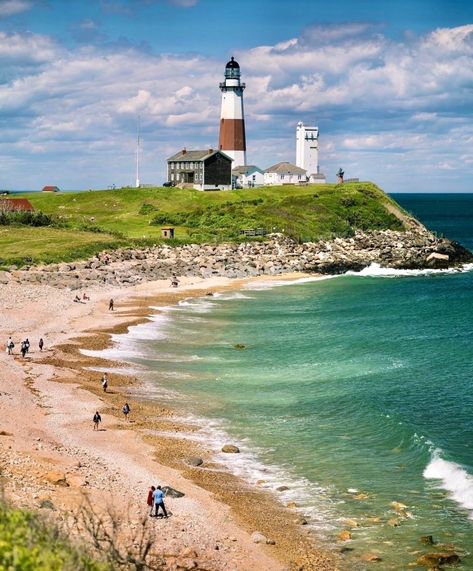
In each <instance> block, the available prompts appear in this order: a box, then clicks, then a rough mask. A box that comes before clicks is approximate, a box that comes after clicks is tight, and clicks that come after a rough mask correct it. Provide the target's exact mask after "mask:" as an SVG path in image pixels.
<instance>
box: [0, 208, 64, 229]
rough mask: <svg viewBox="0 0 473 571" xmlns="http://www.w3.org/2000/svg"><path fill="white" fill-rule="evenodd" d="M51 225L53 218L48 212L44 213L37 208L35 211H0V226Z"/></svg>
mask: <svg viewBox="0 0 473 571" xmlns="http://www.w3.org/2000/svg"><path fill="white" fill-rule="evenodd" d="M17 224H20V225H23V226H52V225H53V224H54V219H53V217H52V216H50V215H49V214H45V213H44V212H41V211H40V210H38V211H37V212H30V211H27V210H26V211H18V212H4V211H2V212H0V226H12V225H17Z"/></svg>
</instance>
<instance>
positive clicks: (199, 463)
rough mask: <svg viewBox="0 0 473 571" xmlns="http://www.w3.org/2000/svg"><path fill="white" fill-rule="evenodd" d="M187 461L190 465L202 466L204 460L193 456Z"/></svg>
mask: <svg viewBox="0 0 473 571" xmlns="http://www.w3.org/2000/svg"><path fill="white" fill-rule="evenodd" d="M186 463H187V464H189V466H202V464H203V463H204V461H203V460H202V458H199V457H198V456H191V457H190V458H188V459H187V460H186Z"/></svg>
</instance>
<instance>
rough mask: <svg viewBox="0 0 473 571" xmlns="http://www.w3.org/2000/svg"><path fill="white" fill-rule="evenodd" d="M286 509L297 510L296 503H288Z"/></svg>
mask: <svg viewBox="0 0 473 571" xmlns="http://www.w3.org/2000/svg"><path fill="white" fill-rule="evenodd" d="M286 507H288V508H291V509H294V508H297V504H296V502H288V503H287V506H286Z"/></svg>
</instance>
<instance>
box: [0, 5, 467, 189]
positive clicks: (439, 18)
mask: <svg viewBox="0 0 473 571" xmlns="http://www.w3.org/2000/svg"><path fill="white" fill-rule="evenodd" d="M231 56H234V57H235V59H236V60H237V61H238V62H239V63H240V67H241V73H242V80H243V81H244V82H245V83H246V90H245V92H244V105H245V119H246V130H247V154H248V163H249V164H256V165H258V166H259V167H260V168H263V169H264V168H267V167H269V166H270V165H273V164H275V163H277V162H279V161H289V162H295V130H296V124H297V122H298V121H303V122H304V123H305V124H309V125H310V124H312V125H314V124H315V125H318V126H319V129H320V139H319V145H320V152H319V163H320V170H321V171H322V172H324V173H325V174H326V176H327V180H328V181H335V178H336V177H335V173H336V171H337V170H338V168H340V167H342V168H343V170H344V171H345V176H346V177H348V178H354V177H357V178H359V179H360V180H371V181H373V182H376V183H377V184H378V185H380V186H381V187H382V188H383V189H384V190H386V191H387V192H390V193H394V192H469V191H473V184H472V170H473V121H472V113H473V2H471V1H470V0H389V1H388V0H377V1H373V0H331V1H329V2H328V1H327V0H291V1H286V0H237V1H235V0H232V1H227V0H77V1H76V0H0V133H1V137H0V189H11V190H26V189H28V190H29V189H40V188H42V187H43V186H44V185H57V186H59V187H60V188H61V189H63V190H72V189H74V190H79V189H87V188H107V187H110V186H111V185H116V186H117V187H119V186H126V185H134V181H135V176H136V173H135V150H136V138H137V124H138V121H139V123H140V132H141V147H140V179H141V182H142V183H144V184H162V183H163V182H164V181H165V180H166V175H165V172H166V158H167V157H169V156H171V155H173V154H174V153H176V152H177V151H179V150H180V149H182V148H184V147H186V148H187V149H205V148H216V147H217V144H218V128H219V119H220V103H221V92H220V90H219V87H218V84H219V82H220V81H222V80H223V74H224V69H225V64H226V62H227V61H228V60H229V58H230V57H231Z"/></svg>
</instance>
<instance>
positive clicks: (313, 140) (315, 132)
mask: <svg viewBox="0 0 473 571" xmlns="http://www.w3.org/2000/svg"><path fill="white" fill-rule="evenodd" d="M296 165H297V166H298V167H300V168H301V169H304V170H306V171H307V176H308V177H310V176H311V175H315V174H319V128H318V127H306V126H305V125H304V123H302V121H299V123H297V128H296Z"/></svg>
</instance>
